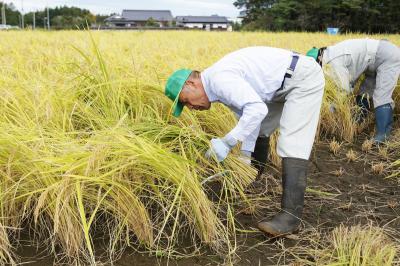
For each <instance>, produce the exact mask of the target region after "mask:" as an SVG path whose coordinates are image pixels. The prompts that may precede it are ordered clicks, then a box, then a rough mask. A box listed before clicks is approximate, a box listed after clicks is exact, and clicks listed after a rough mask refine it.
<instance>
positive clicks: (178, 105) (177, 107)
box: [172, 101, 185, 117]
mask: <svg viewBox="0 0 400 266" xmlns="http://www.w3.org/2000/svg"><path fill="white" fill-rule="evenodd" d="M183 107H185V106H184V105H183V104H182V103H180V102H179V101H177V102H176V105H175V106H174V110H173V111H172V114H173V116H175V117H179V116H180V115H181V113H182V111H183Z"/></svg>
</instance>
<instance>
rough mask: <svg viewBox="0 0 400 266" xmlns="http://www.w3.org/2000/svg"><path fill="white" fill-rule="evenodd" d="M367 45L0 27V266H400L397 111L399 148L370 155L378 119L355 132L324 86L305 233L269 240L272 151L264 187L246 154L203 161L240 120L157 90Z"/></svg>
mask: <svg viewBox="0 0 400 266" xmlns="http://www.w3.org/2000/svg"><path fill="white" fill-rule="evenodd" d="M361 37H366V35H361V34H348V35H346V34H343V35H337V36H329V35H326V34H324V33H235V32H234V33H232V32H230V33H228V32H172V31H171V32H157V31H144V32H131V31H127V32H113V31H107V32H96V31H91V32H89V31H60V32H41V31H35V32H32V31H20V32H0V265H5V264H11V265H16V264H19V263H27V264H28V265H49V264H57V265H59V264H61V265H71V264H72V265H101V264H104V265H109V264H111V263H114V265H157V264H160V265H165V264H170V265H217V264H223V265H224V264H227V265H283V264H285V265H288V264H291V265H352V266H358V265H396V264H397V265H399V264H400V233H399V231H400V230H399V229H400V190H399V188H400V159H399V158H400V152H399V151H400V119H399V117H400V116H399V115H400V108H399V104H398V105H397V106H396V110H395V124H394V132H393V138H392V139H391V140H390V142H388V143H387V144H385V145H381V146H379V147H377V146H374V145H372V143H371V142H370V141H369V139H370V138H371V136H373V134H374V122H373V120H374V118H373V114H370V115H369V118H368V119H367V121H366V122H364V123H363V124H362V125H356V124H355V123H354V122H353V120H352V117H353V116H354V115H355V114H356V113H357V112H359V110H357V107H355V106H354V99H353V97H352V96H347V95H345V94H344V93H342V92H340V90H338V89H337V88H336V87H335V85H334V82H333V81H332V80H330V79H329V77H327V86H326V91H325V100H324V104H323V108H322V112H321V119H320V126H319V133H318V137H317V140H316V144H315V147H314V151H313V154H312V156H311V163H310V171H309V173H310V174H309V187H308V190H307V195H306V207H305V213H304V217H303V221H302V226H301V231H300V232H299V234H297V235H293V236H289V237H287V238H283V239H270V238H268V237H266V236H264V235H263V234H261V233H260V232H258V230H257V229H256V224H257V222H258V221H260V220H261V219H263V218H264V217H271V216H272V215H273V213H275V212H276V211H278V210H279V204H280V193H281V189H280V160H279V158H278V157H277V156H276V153H275V150H274V146H275V141H272V143H271V148H272V152H271V155H270V163H269V165H268V168H267V171H266V173H265V174H264V175H263V176H261V177H257V178H256V170H255V169H253V168H252V167H250V166H247V165H245V164H244V163H243V162H242V161H241V160H240V159H239V149H238V148H237V149H235V150H234V151H233V152H232V153H231V154H230V155H229V157H228V159H227V160H226V161H224V162H223V163H220V164H218V163H216V162H214V161H208V160H207V159H206V158H205V157H204V153H205V151H206V150H207V149H208V145H209V140H210V139H211V138H212V137H215V136H222V135H224V134H225V133H227V132H228V131H229V130H230V129H231V128H232V127H233V126H234V125H235V122H236V120H235V117H234V115H233V114H232V113H231V112H230V111H229V110H228V109H226V108H225V107H223V106H221V105H218V104H215V105H213V107H212V109H211V110H210V111H207V112H189V111H187V110H186V111H184V113H183V115H182V116H181V118H179V119H176V118H174V117H172V116H171V114H170V111H171V110H170V108H171V102H170V101H169V99H168V98H166V97H165V96H164V95H163V88H164V83H165V81H166V79H167V77H168V75H169V74H171V73H172V72H173V71H174V70H176V69H178V68H192V69H197V70H203V69H205V68H206V67H208V66H210V65H211V64H213V63H214V62H216V61H217V60H218V59H219V58H221V57H222V56H224V55H225V54H226V53H229V52H231V51H234V50H236V49H239V48H242V47H247V46H256V45H265V46H274V47H281V48H286V49H290V50H293V51H297V52H300V53H305V52H306V51H307V50H308V49H309V48H311V47H312V46H317V47H321V46H327V45H331V44H334V43H336V42H339V41H341V40H344V39H349V38H361ZM368 37H371V38H377V39H383V38H386V39H389V40H390V41H392V42H393V43H395V44H397V45H398V46H400V35H374V36H368ZM394 97H395V102H396V103H400V88H399V86H398V87H397V89H396V90H395V94H394ZM332 104H334V106H335V110H336V111H335V112H334V113H332V112H331V111H330V106H331V105H332ZM273 139H275V138H273Z"/></svg>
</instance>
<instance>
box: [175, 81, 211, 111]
mask: <svg viewBox="0 0 400 266" xmlns="http://www.w3.org/2000/svg"><path fill="white" fill-rule="evenodd" d="M179 102H181V103H182V104H184V105H185V106H186V107H188V108H189V109H191V110H199V111H203V110H208V109H210V107H211V103H210V101H209V100H208V97H207V95H206V93H205V91H204V87H203V84H202V83H201V79H196V80H188V81H186V83H185V85H184V86H183V89H182V91H181V93H180V94H179Z"/></svg>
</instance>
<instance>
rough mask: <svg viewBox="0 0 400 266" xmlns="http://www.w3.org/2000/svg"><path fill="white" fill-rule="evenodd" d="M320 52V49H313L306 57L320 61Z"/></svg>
mask: <svg viewBox="0 0 400 266" xmlns="http://www.w3.org/2000/svg"><path fill="white" fill-rule="evenodd" d="M318 51H319V49H318V48H316V47H313V48H311V49H310V50H309V51H308V52H307V54H306V55H307V56H310V57H312V58H314V59H315V60H317V59H318Z"/></svg>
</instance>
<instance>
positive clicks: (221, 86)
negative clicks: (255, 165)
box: [201, 47, 293, 150]
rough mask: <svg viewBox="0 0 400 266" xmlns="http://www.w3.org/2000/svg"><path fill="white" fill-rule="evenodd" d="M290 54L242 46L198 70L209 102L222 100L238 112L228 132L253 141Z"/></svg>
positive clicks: (281, 50) (278, 85)
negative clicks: (237, 120) (209, 65)
mask: <svg viewBox="0 0 400 266" xmlns="http://www.w3.org/2000/svg"><path fill="white" fill-rule="evenodd" d="M292 54H293V53H292V52H291V51H288V50H284V49H279V48H271V47H249V48H244V49H241V50H238V51H235V52H233V53H230V54H228V55H226V56H225V57H223V58H222V59H221V60H219V61H218V62H216V63H215V64H214V65H212V66H211V67H209V68H207V69H206V70H204V71H203V72H202V73H201V79H202V83H203V86H204V89H205V92H206V94H207V96H208V99H209V100H210V102H221V103H223V104H225V105H226V106H228V107H229V108H230V109H231V110H232V111H234V112H235V113H236V114H238V115H239V116H240V119H239V122H238V123H237V125H236V127H235V128H233V129H232V130H231V131H230V132H229V133H228V135H230V136H231V137H233V138H235V139H236V140H238V141H241V142H243V141H246V140H248V141H250V143H253V144H254V143H255V140H256V139H257V137H258V134H259V131H260V125H261V122H262V121H263V120H264V118H265V117H266V115H267V113H268V108H267V105H266V104H265V103H266V102H268V101H270V100H271V99H272V98H273V97H274V95H275V92H276V91H277V90H278V89H279V88H280V87H281V85H282V81H283V78H284V75H285V73H286V70H287V68H288V67H289V65H290V62H291V60H292ZM250 146H251V144H250ZM242 149H244V150H250V149H246V148H243V147H242ZM251 150H252V149H251Z"/></svg>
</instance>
